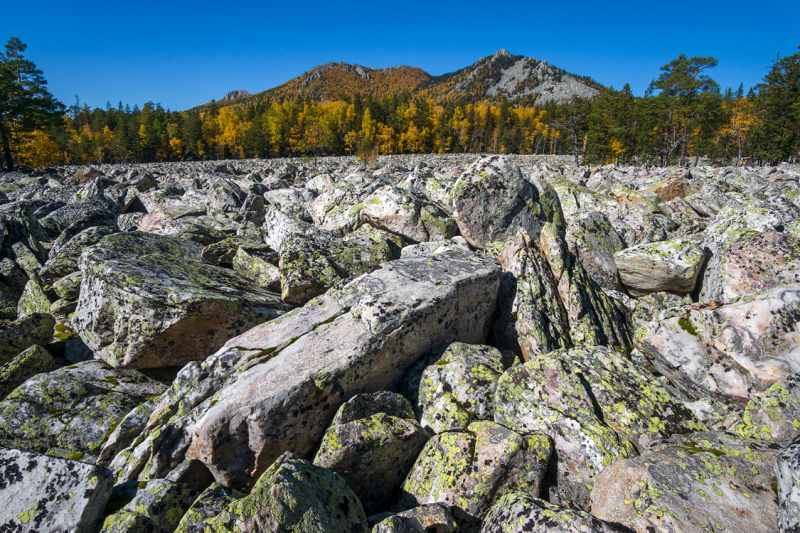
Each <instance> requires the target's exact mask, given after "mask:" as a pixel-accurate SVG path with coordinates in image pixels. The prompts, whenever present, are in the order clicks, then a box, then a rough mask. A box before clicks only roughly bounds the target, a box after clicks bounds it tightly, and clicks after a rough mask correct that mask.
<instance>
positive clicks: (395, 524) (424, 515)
mask: <svg viewBox="0 0 800 533" xmlns="http://www.w3.org/2000/svg"><path fill="white" fill-rule="evenodd" d="M456 531H458V525H457V524H456V521H455V520H454V519H453V516H452V514H451V513H450V509H449V508H448V507H447V506H446V505H444V504H441V503H431V504H429V505H420V506H419V507H414V508H413V509H409V510H408V511H403V512H402V513H397V514H394V515H391V516H388V517H386V518H384V519H383V520H381V521H380V522H378V523H377V524H375V527H374V528H372V533H455V532H456Z"/></svg>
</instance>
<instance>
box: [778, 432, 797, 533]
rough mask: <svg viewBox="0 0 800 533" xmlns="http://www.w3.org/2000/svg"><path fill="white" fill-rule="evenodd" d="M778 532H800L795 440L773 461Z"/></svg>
mask: <svg viewBox="0 0 800 533" xmlns="http://www.w3.org/2000/svg"><path fill="white" fill-rule="evenodd" d="M775 477H776V478H777V481H778V483H777V492H778V531H781V532H782V533H784V532H786V533H789V532H792V531H798V530H800V440H797V439H795V441H794V442H792V443H791V444H790V445H789V446H787V447H786V448H785V449H783V450H782V451H781V452H780V453H779V454H778V456H777V458H776V460H775Z"/></svg>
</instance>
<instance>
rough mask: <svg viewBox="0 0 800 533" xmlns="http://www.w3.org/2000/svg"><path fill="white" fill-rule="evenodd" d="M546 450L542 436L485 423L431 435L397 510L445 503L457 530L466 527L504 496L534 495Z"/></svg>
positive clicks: (547, 454)
mask: <svg viewBox="0 0 800 533" xmlns="http://www.w3.org/2000/svg"><path fill="white" fill-rule="evenodd" d="M551 451H552V442H551V441H550V439H549V438H548V437H546V436H545V435H542V434H534V435H528V436H522V435H520V434H518V433H516V432H514V431H511V430H509V429H507V428H504V427H503V426H500V425H498V424H495V423H494V422H488V421H480V422H473V423H472V424H470V426H469V428H468V430H467V431H465V432H447V433H442V434H439V435H436V436H435V437H433V438H432V439H431V440H430V441H429V442H428V444H427V445H426V446H425V448H424V449H423V450H422V453H421V454H420V456H419V458H418V459H417V462H416V464H415V465H414V468H413V469H412V470H411V473H409V474H408V478H407V479H406V482H405V484H404V485H403V496H402V497H401V500H400V504H399V505H400V506H402V507H406V508H411V507H416V506H417V505H425V504H429V503H444V504H446V505H449V506H450V507H451V509H453V511H454V516H455V518H456V520H457V521H458V522H459V528H461V525H462V523H463V525H464V526H465V527H470V526H471V525H472V524H473V523H474V522H475V521H476V520H480V519H483V517H485V516H486V514H487V513H488V512H489V509H490V508H491V507H492V505H494V504H495V503H496V502H497V500H499V499H500V498H501V497H503V495H505V494H506V493H509V492H514V491H523V492H526V493H529V494H539V491H540V490H541V488H542V481H543V478H544V475H545V472H546V470H547V462H548V461H549V459H550V453H551Z"/></svg>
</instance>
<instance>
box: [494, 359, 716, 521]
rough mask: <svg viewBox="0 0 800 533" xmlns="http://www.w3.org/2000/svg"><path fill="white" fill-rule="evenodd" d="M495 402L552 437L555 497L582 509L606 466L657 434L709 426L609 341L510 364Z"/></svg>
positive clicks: (514, 421)
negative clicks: (610, 344)
mask: <svg viewBox="0 0 800 533" xmlns="http://www.w3.org/2000/svg"><path fill="white" fill-rule="evenodd" d="M494 403H495V421H496V422H498V423H499V424H503V425H504V426H506V427H509V428H511V429H513V430H514V431H518V432H520V433H522V434H528V433H532V432H542V433H545V434H547V435H549V436H550V437H551V438H552V439H553V440H554V442H555V449H556V453H557V456H558V461H557V465H556V479H555V480H553V481H554V487H553V488H552V489H551V498H553V499H556V498H557V500H558V501H559V502H561V504H562V505H565V506H570V507H571V506H577V507H579V508H582V509H587V503H588V497H589V494H590V493H591V491H592V488H593V486H595V485H596V484H597V483H596V479H597V476H598V475H600V473H601V472H602V471H603V470H604V469H605V468H606V467H607V466H608V465H609V464H612V463H613V462H614V461H617V460H619V459H622V458H626V457H630V456H632V455H634V454H635V453H636V451H637V450H642V449H645V448H646V447H647V446H648V444H650V443H651V442H652V441H654V440H656V439H658V438H661V437H666V436H669V435H672V434H676V433H688V432H691V431H694V430H696V429H699V428H703V429H704V428H705V427H704V426H703V424H702V423H701V422H700V421H699V420H697V418H696V417H695V415H694V414H693V413H692V412H691V411H690V410H689V409H688V408H687V407H685V406H684V405H683V404H682V403H681V402H680V401H679V400H678V399H677V398H675V397H673V396H672V395H671V394H670V393H669V392H668V391H667V390H666V389H665V388H664V387H663V386H662V385H661V384H660V383H659V381H658V380H657V379H656V378H655V377H654V376H653V375H652V374H650V373H649V372H647V371H646V370H644V369H643V368H639V367H638V366H637V365H636V364H634V363H633V362H632V361H630V360H628V359H627V358H625V357H623V356H622V355H620V354H619V353H617V352H616V351H614V350H611V349H609V348H605V347H578V348H575V349H572V350H559V351H556V352H552V353H550V354H546V355H541V356H538V357H536V358H534V359H531V360H530V361H529V362H527V363H525V364H524V365H520V366H514V367H511V368H510V369H509V370H508V371H506V373H505V374H503V376H502V377H501V378H500V381H499V383H498V385H497V392H496V393H495V402H494ZM551 501H552V500H551Z"/></svg>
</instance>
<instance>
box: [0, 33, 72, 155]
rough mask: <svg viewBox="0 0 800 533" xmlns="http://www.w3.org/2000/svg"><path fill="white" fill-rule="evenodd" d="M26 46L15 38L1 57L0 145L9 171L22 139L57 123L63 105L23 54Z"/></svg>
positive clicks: (10, 41) (10, 40) (39, 71)
mask: <svg viewBox="0 0 800 533" xmlns="http://www.w3.org/2000/svg"><path fill="white" fill-rule="evenodd" d="M26 49H27V45H25V44H23V43H22V42H21V41H20V40H19V39H18V38H16V37H12V38H11V39H9V40H8V43H7V44H6V51H5V53H2V54H0V143H2V147H3V158H4V159H5V164H6V166H7V167H8V168H12V167H13V166H14V156H13V148H14V146H15V145H16V144H18V143H19V140H20V138H19V136H20V134H22V133H25V132H31V131H33V130H35V129H37V128H45V127H48V126H51V125H53V124H56V123H57V121H58V118H59V117H60V116H61V115H62V114H63V113H64V105H63V104H62V103H61V102H59V101H58V100H56V99H55V98H54V97H53V95H52V94H50V92H49V91H48V90H47V81H46V80H45V79H44V75H43V74H42V71H41V70H39V69H38V68H36V65H35V64H34V63H33V62H32V61H29V60H27V59H25V56H24V55H23V53H24V52H25V50H26Z"/></svg>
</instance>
